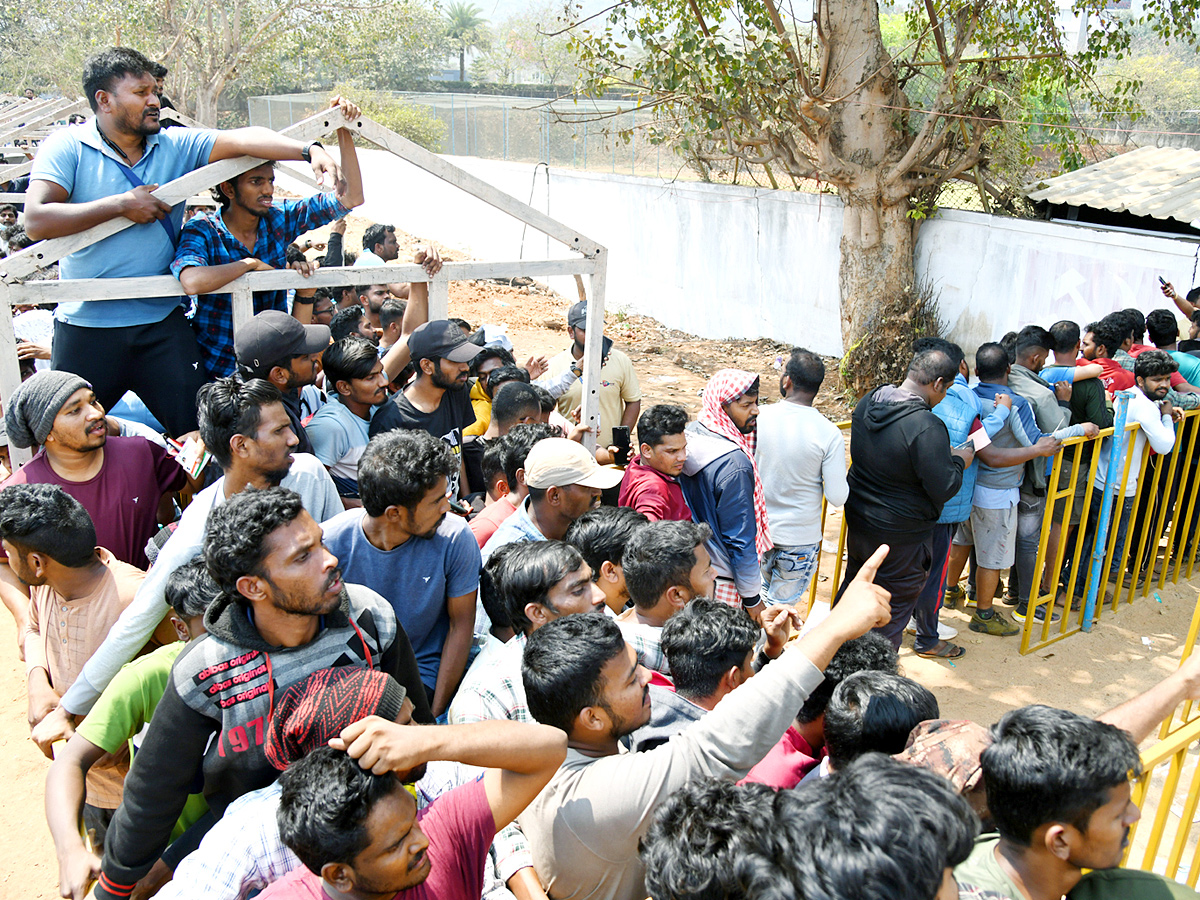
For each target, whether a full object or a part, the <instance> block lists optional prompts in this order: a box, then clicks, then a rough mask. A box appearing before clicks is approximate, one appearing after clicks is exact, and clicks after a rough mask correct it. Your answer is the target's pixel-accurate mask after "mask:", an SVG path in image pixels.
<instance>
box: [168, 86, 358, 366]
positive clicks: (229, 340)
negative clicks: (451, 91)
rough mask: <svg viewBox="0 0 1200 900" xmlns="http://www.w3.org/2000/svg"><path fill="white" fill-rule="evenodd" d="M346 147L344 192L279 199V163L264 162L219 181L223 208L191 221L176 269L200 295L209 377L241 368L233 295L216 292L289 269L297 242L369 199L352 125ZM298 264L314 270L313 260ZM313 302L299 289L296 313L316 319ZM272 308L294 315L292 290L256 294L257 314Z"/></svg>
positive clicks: (354, 112)
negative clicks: (251, 276)
mask: <svg viewBox="0 0 1200 900" xmlns="http://www.w3.org/2000/svg"><path fill="white" fill-rule="evenodd" d="M343 109H344V110H345V113H346V116H347V118H351V119H354V118H357V117H358V112H359V110H358V107H356V106H354V105H353V104H349V103H347V104H345V105H344V106H343ZM338 148H339V149H340V150H341V160H342V172H343V173H344V174H345V176H346V184H347V191H346V194H345V196H344V197H341V198H339V197H337V196H335V195H334V194H323V193H316V194H313V195H312V196H311V197H306V198H304V199H303V200H281V201H275V199H274V194H275V164H274V163H263V164H262V165H261V166H258V167H257V168H254V169H251V170H250V171H249V172H243V173H242V174H241V175H238V176H236V177H234V178H231V179H230V180H229V181H223V182H221V184H219V185H217V187H216V188H215V190H214V193H215V194H216V195H217V199H218V202H219V203H220V204H221V209H220V210H219V211H217V212H215V213H213V214H211V215H199V216H195V217H193V218H192V219H190V220H189V221H188V223H187V224H186V225H184V226H183V231H182V232H181V233H180V237H179V246H178V247H177V248H176V250H175V259H174V261H173V262H172V263H171V272H172V273H173V274H174V275H175V277H176V278H178V279H179V283H180V284H182V285H183V289H184V290H185V291H187V292H188V293H189V294H194V295H195V296H196V313H195V315H194V316H193V318H192V327H193V328H194V329H195V331H196V340H197V341H198V342H199V344H200V356H201V358H202V359H203V365H204V368H205V369H206V371H207V373H208V376H209V377H211V378H225V377H228V376H230V375H232V374H233V373H234V372H235V371H236V370H237V358H236V356H235V355H234V350H233V302H232V298H231V295H230V294H218V293H214V292H215V291H216V290H217V289H219V288H222V287H224V286H225V285H227V284H229V282H231V281H233V280H234V279H235V278H238V277H240V276H242V275H244V274H246V273H247V272H254V271H259V270H270V269H282V268H285V267H286V266H287V265H288V262H287V259H286V258H285V251H286V249H287V246H288V244H289V243H291V242H292V241H294V240H295V239H296V238H298V237H299V236H300V235H302V234H304V233H305V232H306V231H311V230H312V229H314V228H320V227H321V226H322V225H328V224H329V223H330V222H332V221H334V220H335V219H339V218H341V217H342V216H344V215H346V214H347V213H348V212H350V210H351V209H352V208H354V207H355V206H358V205H360V204H361V203H362V202H363V192H362V177H361V175H360V173H359V169H358V156H357V154H356V153H355V150H354V138H353V136H352V135H351V134H350V132H349V130H348V129H345V128H339V129H338ZM293 265H294V266H296V267H297V268H298V269H299V271H300V272H301V273H302V274H304V275H308V274H309V271H310V269H309V266H308V264H307V263H303V262H298V263H294V264H293ZM313 300H314V297H313V296H312V291H297V292H296V296H295V299H294V301H293V306H292V315H294V316H295V317H296V318H297V319H299V320H300V322H302V323H304V324H308V322H310V321H311V319H312V307H313ZM265 309H277V310H279V311H280V312H287V311H288V305H287V291H259V292H256V293H255V295H254V312H255V313H260V312H262V311H263V310H265Z"/></svg>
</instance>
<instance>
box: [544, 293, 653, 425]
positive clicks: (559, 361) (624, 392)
mask: <svg viewBox="0 0 1200 900" xmlns="http://www.w3.org/2000/svg"><path fill="white" fill-rule="evenodd" d="M586 329H587V302H586V301H584V300H580V301H579V302H578V303H576V304H575V305H574V306H572V307H571V311H570V312H569V313H567V333H568V334H569V335H570V336H571V339H572V341H573V343H572V344H571V346H570V347H569V348H567V349H566V350H564V351H563V352H562V353H560V354H558V356H556V357H554V358H553V359H552V360H550V368H549V369H548V370H547V372H546V375H547V377H549V378H551V379H553V378H557V377H558V376H560V375H562V374H563V373H564V372H566V371H567V369H574V370H575V371H576V372H577V374H579V375H582V374H583V348H584V343H585V341H586V339H587V332H586ZM600 355H601V359H602V361H603V362H602V365H601V367H600V433H599V435H597V438H598V439H597V441H596V445H597V446H598V447H611V446H612V445H613V426H616V425H623V426H625V427H626V428H632V427H633V426H634V425H636V424H637V420H638V415H639V414H640V413H641V411H642V388H641V385H640V384H639V383H638V377H637V372H635V371H634V369H633V363H632V362H631V361H630V359H629V357H628V356H627V355H626V354H625V353H623V352H622V351H620V350H618V349H617V348H616V347H614V346H613V345H612V339H611V338H607V337H606V338H603V349H602V350H601V354H600ZM582 397H583V384H582V383H581V382H579V381H576V382H575V383H574V384H572V385H571V387H570V388H568V389H567V391H566V393H564V394H563V395H562V396H561V397H559V398H558V411H559V412H560V413H562V414H563V415H564V416H568V417H569V416H570V415H571V411H572V410H574V409H575V407H577V406H579V404H580V403H581V402H582V400H581V398H582Z"/></svg>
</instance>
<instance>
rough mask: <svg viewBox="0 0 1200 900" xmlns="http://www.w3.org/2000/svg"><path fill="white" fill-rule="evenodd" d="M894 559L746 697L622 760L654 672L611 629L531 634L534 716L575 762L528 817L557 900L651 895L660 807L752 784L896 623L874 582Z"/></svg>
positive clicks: (877, 559) (573, 620) (584, 626)
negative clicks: (841, 666) (849, 667)
mask: <svg viewBox="0 0 1200 900" xmlns="http://www.w3.org/2000/svg"><path fill="white" fill-rule="evenodd" d="M886 555H887V547H886V546H881V547H880V548H879V549H878V550H877V551H876V552H875V554H874V555H873V556H872V557H871V558H870V559H869V560H867V561H866V562H865V563H864V565H863V566H862V568H861V569H860V570H859V573H858V575H857V576H856V578H855V579H854V581H853V582H852V583H851V584H850V585H849V586H848V587H847V590H846V591H845V593H844V594H843V595H842V599H841V602H839V603H838V605H837V606H836V607H834V609H833V611H832V612H831V613H830V615H829V617H828V618H827V619H825V620H824V621H823V622H822V623H821V624H820V625H818V626H817V627H815V628H813V629H812V631H810V632H809V633H808V634H806V635H805V636H804V637H803V638H801V639H800V640H799V641H798V642H796V644H795V645H794V646H792V647H791V648H790V649H788V650H785V651H784V653H783V654H782V655H781V656H780V657H779V659H778V660H776V661H775V662H773V663H772V664H771V665H770V666H768V667H767V668H766V669H764V670H763V672H762V673H761V674H760V675H758V676H756V677H754V678H752V679H751V680H750V681H749V682H748V683H747V684H745V685H744V686H742V687H741V688H740V689H739V690H738V691H737V692H736V697H726V698H725V699H724V700H722V701H721V702H720V703H718V704H717V705H716V708H715V709H713V710H712V712H710V713H708V714H707V715H705V716H704V717H703V718H702V719H701V720H700V721H699V722H696V723H695V724H693V725H691V726H690V727H688V728H685V729H684V730H683V731H681V732H680V733H679V734H677V735H675V737H673V738H672V739H671V740H670V741H668V742H667V743H666V744H664V745H662V746H660V747H657V748H655V749H653V750H649V751H646V752H640V753H620V752H619V744H618V741H619V740H620V738H621V737H623V736H624V735H626V734H629V733H631V732H632V731H634V730H635V729H637V728H639V727H640V726H642V725H644V724H645V723H646V722H647V721H649V718H650V710H651V704H650V693H649V682H650V673H649V672H648V670H646V669H645V668H643V667H642V666H640V665H638V661H637V655H636V654H635V653H634V651H633V648H631V647H629V646H628V645H626V643H625V641H624V639H623V638H622V636H621V632H620V629H618V628H617V626H616V624H615V623H613V622H612V620H610V619H608V618H606V617H605V616H603V615H599V614H595V613H590V614H587V615H578V616H566V617H564V618H562V619H558V620H556V621H554V622H551V623H549V624H548V625H545V626H543V627H542V628H539V629H538V630H537V631H535V632H534V633H533V634H532V635H530V636H529V640H528V642H527V643H526V647H525V657H524V661H523V665H522V676H523V679H524V682H525V693H526V698H527V700H528V702H529V710H530V712H531V713H532V714H533V717H534V718H535V719H536V720H537V721H539V722H541V723H542V724H544V725H554V726H555V727H557V728H561V729H562V730H563V731H565V732H566V733H567V738H568V741H567V746H568V750H567V759H566V762H564V763H563V766H562V768H561V769H559V770H558V772H557V773H556V774H555V776H554V778H553V779H551V781H550V783H549V784H548V785H547V786H546V787H545V789H544V790H543V791H542V793H541V794H539V795H538V797H537V799H536V800H534V802H533V803H532V804H530V806H529V807H528V808H527V809H526V811H525V812H524V813H523V814H522V815H521V817H520V823H521V827H522V829H523V830H524V832H525V835H526V837H527V838H528V839H529V843H530V846H531V848H532V850H533V858H534V868H535V869H536V870H537V872H538V874H539V875H540V876H541V879H542V883H543V885H544V886H545V887H546V891H547V893H548V894H549V896H550V897H552V898H556V900H557V898H564V897H571V898H584V897H588V898H596V900H642V898H644V897H645V896H646V884H645V874H646V870H645V866H644V865H643V864H642V862H641V861H640V860H639V859H638V841H639V840H640V838H641V837H642V836H643V835H644V834H645V833H646V831H647V830H648V829H649V827H650V824H651V822H652V820H653V818H654V813H655V811H656V810H657V809H658V807H659V805H660V804H661V803H663V802H664V801H665V800H666V799H667V797H669V796H670V795H671V794H672V793H673V792H674V791H675V790H677V789H678V788H680V787H681V786H683V785H685V784H687V783H689V782H691V781H694V780H695V779H698V778H703V777H705V776H712V777H717V778H723V779H726V780H730V781H736V780H737V779H739V778H742V777H743V776H744V775H745V774H746V773H747V772H748V771H749V770H750V767H751V766H753V765H754V764H755V763H756V762H758V761H759V760H760V759H762V757H763V756H764V755H765V754H766V752H767V751H768V750H770V749H771V747H772V746H773V745H774V744H775V743H776V742H777V741H778V740H779V738H780V737H782V735H783V733H784V732H785V731H786V730H787V728H788V726H789V725H790V724H791V721H792V719H793V717H794V716H795V714H796V710H797V709H799V708H800V706H801V705H802V704H803V702H804V700H805V698H807V697H808V695H809V693H811V692H812V690H813V689H814V688H815V687H816V686H817V685H818V684H820V682H821V678H822V676H821V670H822V669H824V668H825V666H826V665H828V663H829V661H830V659H832V657H833V654H834V653H835V652H836V651H837V649H838V647H840V646H841V645H842V644H843V643H844V642H845V641H847V640H850V639H851V638H855V637H858V636H859V635H861V634H865V633H866V632H867V631H869V630H870V629H872V628H875V627H878V626H879V625H882V624H884V623H885V622H887V621H888V620H889V619H890V618H891V607H890V595H889V594H888V592H887V591H885V590H883V589H882V588H879V587H877V586H876V585H875V584H873V583H872V579H873V578H874V576H875V573H876V571H877V570H878V569H879V565H880V563H881V562H882V561H883V559H884V557H885V556H886Z"/></svg>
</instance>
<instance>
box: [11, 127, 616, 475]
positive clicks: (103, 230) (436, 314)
mask: <svg viewBox="0 0 1200 900" xmlns="http://www.w3.org/2000/svg"><path fill="white" fill-rule="evenodd" d="M3 124H4V123H3V119H2V118H0V128H2V127H3ZM339 127H346V128H349V129H350V130H351V131H352V132H354V133H355V134H358V135H361V136H362V137H363V138H364V139H365V140H368V141H370V142H371V143H373V144H376V145H377V146H379V147H381V148H382V149H384V150H387V151H388V152H390V153H392V154H394V155H395V156H398V157H400V158H401V159H403V160H406V161H407V162H410V163H412V164H413V165H415V166H417V167H418V168H421V169H424V170H425V171H426V172H429V173H430V174H432V175H436V176H437V177H438V178H441V179H442V180H443V181H445V182H447V183H449V184H451V185H453V186H454V187H457V188H459V189H460V190H462V191H465V192H466V193H468V194H470V195H472V196H474V197H476V198H478V199H480V200H483V201H484V202H485V203H488V204H489V205H491V206H493V207H495V208H497V209H499V210H502V211H503V212H506V213H508V214H509V215H511V216H514V217H515V218H517V219H518V220H520V221H522V222H524V223H525V224H527V225H529V226H530V227H532V228H535V229H537V230H539V231H541V232H543V233H544V234H546V235H548V236H549V237H552V238H554V239H555V240H556V241H558V242H559V243H561V244H563V245H564V246H565V247H566V248H567V249H568V250H570V251H573V252H574V253H575V254H578V255H577V256H568V257H565V258H562V259H549V260H499V261H480V262H450V263H446V264H445V265H443V267H442V270H441V271H440V272H439V273H438V274H437V275H435V276H433V277H430V276H429V275H427V274H426V273H425V270H424V269H423V268H422V267H421V266H419V265H412V264H410V265H399V266H389V267H388V278H389V280H390V281H408V282H422V281H424V282H429V316H430V318H431V319H444V318H446V316H447V313H448V302H449V289H450V282H451V281H467V280H473V279H487V278H497V277H513V276H528V277H533V278H537V277H546V276H551V275H588V276H590V278H591V298H590V302H589V303H588V320H587V332H586V333H587V337H586V345H585V351H584V366H583V398H582V399H583V410H582V417H581V421H583V422H586V423H587V424H588V425H589V426H590V427H592V428H595V429H596V430H597V431H598V430H599V429H598V423H599V393H598V391H599V386H600V365H601V358H600V350H601V338H602V336H603V334H604V279H605V269H606V264H607V258H608V251H607V249H606V248H605V247H603V246H602V245H600V244H599V243H597V242H596V241H594V240H592V239H591V238H588V237H587V236H585V235H583V234H581V233H579V232H577V231H575V230H574V229H572V228H569V227H567V226H566V225H564V224H562V223H561V222H558V221H557V220H555V219H552V218H550V217H549V216H547V215H546V214H545V213H542V212H540V211H538V210H536V209H534V208H533V207H531V206H529V205H528V204H525V203H522V202H521V201H520V200H517V199H516V198H514V197H512V196H511V195H509V194H506V193H504V192H503V191H501V190H499V189H497V188H495V187H493V186H492V185H490V184H488V183H487V182H485V181H483V180H482V179H480V178H477V177H476V176H474V175H472V174H470V173H469V172H466V171H463V170H462V169H460V168H458V167H457V166H454V165H452V164H451V163H448V162H446V161H445V160H444V159H442V158H441V157H440V156H438V155H437V154H435V153H432V152H430V151H428V150H425V149H424V148H422V147H419V146H417V145H416V144H414V143H413V142H412V141H409V140H407V139H406V138H403V137H401V136H400V135H398V134H396V133H395V132H393V131H391V130H389V129H387V128H385V127H383V126H382V125H380V124H378V123H377V122H374V121H372V120H370V119H367V118H358V119H355V120H353V121H350V122H347V121H346V120H345V119H344V118H342V116H341V114H340V113H337V112H336V111H335V110H323V111H321V112H319V113H317V114H315V115H313V116H310V117H309V118H307V119H305V120H303V121H301V122H297V123H296V124H295V125H293V126H291V127H289V128H286V129H283V130H282V131H281V132H280V133H281V134H284V135H287V136H288V137H292V138H296V139H297V140H303V141H307V140H315V139H317V138H319V137H321V136H323V135H326V134H329V133H331V132H333V131H335V130H336V129H338V128H339ZM261 164H262V160H259V159H254V158H253V157H249V156H242V157H238V158H236V159H226V160H221V161H219V162H215V163H210V164H209V165H207V166H204V167H202V168H200V169H197V170H195V171H193V172H189V173H188V174H186V175H184V176H182V177H180V178H177V179H175V180H174V181H171V182H168V183H167V184H164V185H162V186H160V187H159V188H158V189H157V190H156V191H154V196H156V197H158V198H159V199H160V200H163V201H164V202H166V203H168V204H170V205H171V206H174V205H176V204H178V203H182V202H184V201H186V200H187V199H188V198H189V197H192V196H194V195H195V194H196V193H197V192H198V191H201V190H204V189H205V188H210V187H213V186H215V185H217V184H220V183H221V182H222V181H227V180H228V179H230V178H232V177H234V176H236V175H238V174H240V173H241V172H245V171H247V170H249V169H252V168H254V167H255V166H258V165H261ZM30 165H31V164H30V163H27V164H25V165H22V166H17V167H10V168H9V169H7V170H5V169H0V180H3V179H4V178H6V177H7V178H12V177H15V176H16V175H18V174H24V172H15V171H12V169H14V168H15V169H24V170H25V172H28V170H29V169H28V167H29V166H30ZM295 174H296V173H295V172H293V171H291V170H289V171H288V175H289V176H291V175H295ZM302 180H304V179H302ZM309 183H311V184H314V185H315V183H316V182H315V181H312V180H311V179H309ZM132 224H133V223H132V222H131V221H130V220H128V219H124V218H116V219H110V220H109V221H107V222H103V223H101V224H100V225H96V226H94V227H93V228H89V229H88V230H87V231H82V232H80V233H79V234H73V235H67V236H65V237H60V238H53V239H50V240H46V241H41V242H39V243H37V244H34V245H33V246H32V247H29V248H27V249H25V250H22V251H20V252H19V253H15V254H13V255H12V256H9V257H7V258H5V259H3V260H0V399H2V400H3V401H4V402H7V401H8V398H9V397H10V396H11V395H12V392H13V391H14V390H15V389H16V387H17V386H18V385H19V384H20V371H19V368H18V365H17V347H16V339H15V337H14V335H13V325H12V309H13V307H14V306H21V305H26V304H35V303H59V302H64V301H78V300H87V301H94V302H100V301H104V300H111V299H126V298H134V297H159V296H164V295H166V296H169V295H171V294H178V295H180V296H183V294H184V293H185V292H184V290H183V288H182V286H181V285H180V284H179V282H178V281H177V280H176V279H175V278H174V277H172V276H170V275H159V276H154V277H147V278H94V279H79V280H70V281H32V282H27V283H23V279H25V278H26V277H27V276H29V275H30V274H32V273H33V272H34V271H36V270H37V269H40V268H44V267H45V266H48V265H51V264H52V263H54V262H56V261H58V260H60V259H62V258H63V257H65V256H68V255H70V254H71V253H74V252H75V251H77V250H80V249H82V248H84V247H87V246H90V245H91V244H94V243H96V242H97V241H99V240H102V239H104V238H106V237H108V236H109V235H112V234H116V233H117V232H118V231H122V230H124V229H125V228H128V227H129V226H130V225H132ZM362 277H363V269H361V268H358V269H355V268H346V267H341V268H327V269H320V270H318V271H317V272H315V273H314V274H313V275H312V276H310V277H309V278H305V277H303V276H302V275H300V274H299V273H298V272H294V271H291V270H287V269H280V270H276V271H270V272H250V273H247V274H245V275H242V276H241V277H239V278H237V279H236V280H234V281H232V282H230V283H229V284H228V285H226V287H225V288H224V289H223V290H225V291H229V292H231V293H232V299H233V324H234V330H235V332H236V330H237V329H238V328H239V327H241V326H243V325H244V324H245V323H246V322H247V321H249V319H250V318H251V316H252V315H253V310H254V303H253V293H254V291H256V290H257V291H265V290H286V289H290V288H305V287H308V288H312V287H335V286H340V285H353V284H358V283H359V282H360V281H361V280H362ZM98 350H101V351H102V348H98ZM589 443H591V444H593V445H594V437H591V438H590V439H589ZM10 453H11V454H13V456H12V459H13V462H14V464H18V463H23V462H25V461H26V459H28V454H27V453H25V452H20V451H17V449H16V448H10Z"/></svg>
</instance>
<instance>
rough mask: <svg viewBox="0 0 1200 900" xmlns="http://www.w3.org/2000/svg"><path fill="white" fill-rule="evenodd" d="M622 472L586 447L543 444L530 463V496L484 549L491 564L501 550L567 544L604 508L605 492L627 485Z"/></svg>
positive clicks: (559, 442)
mask: <svg viewBox="0 0 1200 900" xmlns="http://www.w3.org/2000/svg"><path fill="white" fill-rule="evenodd" d="M621 477H622V472H621V470H620V469H614V468H609V467H607V466H601V465H598V464H597V463H596V460H595V458H594V457H593V456H592V455H591V454H590V453H589V452H588V451H587V450H586V449H584V447H583V445H582V444H577V443H576V442H575V441H569V440H567V439H566V438H546V439H545V440H542V441H538V442H537V443H536V444H534V445H533V449H532V450H530V451H529V456H527V457H526V458H525V486H526V487H528V488H529V496H528V497H526V498H525V502H524V503H522V504H521V506H520V507H519V508H518V509H517V511H516V512H515V513H513V514H512V515H511V516H509V517H508V518H507V519H505V520H504V522H503V524H501V526H500V527H499V528H497V529H496V533H495V534H493V535H492V536H491V538H490V539H489V540H488V542H487V543H486V544H484V546H483V561H484V562H485V563H486V562H487V560H488V557H489V556H491V555H492V554H493V553H494V552H495V551H496V548H497V547H503V546H504V545H505V544H511V543H514V542H516V541H561V540H562V539H563V535H565V534H566V533H567V528H568V527H569V526H570V524H571V523H572V522H574V521H575V520H576V519H578V518H579V517H580V516H582V515H583V514H584V513H585V512H587V511H588V510H589V509H592V508H593V507H596V506H599V505H600V492H601V491H603V490H606V489H608V488H612V487H616V486H617V485H618V484H620V483H621Z"/></svg>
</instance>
